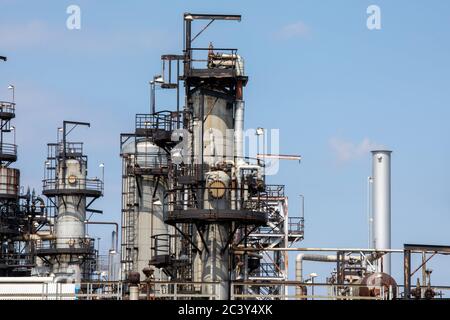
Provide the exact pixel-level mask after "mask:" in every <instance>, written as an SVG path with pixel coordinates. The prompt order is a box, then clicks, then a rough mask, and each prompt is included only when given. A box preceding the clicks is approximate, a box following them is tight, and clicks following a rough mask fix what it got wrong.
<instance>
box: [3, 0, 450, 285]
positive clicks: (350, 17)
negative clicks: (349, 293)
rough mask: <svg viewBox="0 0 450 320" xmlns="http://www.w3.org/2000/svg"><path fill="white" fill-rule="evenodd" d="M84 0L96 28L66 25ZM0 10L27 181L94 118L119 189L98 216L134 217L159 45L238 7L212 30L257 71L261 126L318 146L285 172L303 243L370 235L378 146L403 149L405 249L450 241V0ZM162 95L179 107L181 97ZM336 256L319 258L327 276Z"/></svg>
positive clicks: (398, 211)
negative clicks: (128, 161) (192, 23)
mask: <svg viewBox="0 0 450 320" xmlns="http://www.w3.org/2000/svg"><path fill="white" fill-rule="evenodd" d="M70 4H77V5H79V6H80V7H81V10H82V13H81V14H82V16H81V19H82V20H81V30H75V31H70V30H68V29H67V28H66V24H65V23H66V19H67V14H66V8H67V6H68V5H70ZM371 4H376V5H378V6H380V8H381V19H382V29H381V30H376V31H369V30H368V29H367V28H366V18H367V14H366V8H367V7H368V6H369V5H371ZM0 8H1V9H0V54H2V55H7V56H8V58H9V61H8V62H7V63H1V64H0V75H1V77H0V98H1V100H8V99H9V97H10V95H11V92H10V91H8V90H7V86H8V84H9V83H13V84H14V85H15V86H16V102H17V119H16V120H15V124H16V126H17V128H18V130H17V143H18V144H19V146H20V147H19V148H20V149H19V161H18V162H17V167H19V168H20V169H21V176H22V184H23V185H31V186H34V187H35V188H36V189H38V190H39V189H40V188H41V182H40V180H41V179H42V172H43V163H44V160H45V156H46V143H47V142H53V141H54V140H55V139H56V128H57V127H58V126H59V125H60V124H61V122H62V120H64V119H66V120H79V121H90V122H91V124H92V127H91V128H90V129H84V128H82V129H79V130H78V131H77V132H76V133H75V134H74V138H79V139H84V140H85V141H86V144H85V150H86V152H87V153H88V155H89V161H90V163H89V167H90V170H89V173H90V175H91V176H100V169H99V168H98V164H99V163H101V162H104V163H105V173H106V190H105V197H104V198H103V199H102V200H100V201H98V202H97V206H96V207H98V208H101V209H103V210H104V211H105V213H104V215H103V216H98V217H96V218H95V219H96V220H116V221H120V188H121V184H120V176H121V171H120V168H121V167H120V158H119V134H120V133H121V132H127V131H128V132H129V131H131V130H132V129H133V124H134V114H135V113H142V112H148V110H149V107H148V105H149V96H148V80H150V78H151V77H152V76H153V75H154V74H157V73H159V72H160V70H161V66H160V60H159V57H160V55H161V54H164V53H178V52H180V50H181V47H182V19H181V17H182V13H183V12H187V11H191V12H206V13H236V14H242V17H243V19H242V21H241V22H240V23H215V24H213V27H212V28H211V29H210V30H208V31H206V32H205V33H204V34H203V35H202V37H201V39H199V40H198V41H199V44H203V45H207V44H208V42H209V40H210V39H211V38H214V39H217V40H216V41H215V42H214V44H215V45H216V46H222V47H226V46H229V47H235V48H239V53H240V54H241V55H242V56H243V57H244V58H245V62H246V67H245V68H246V73H247V74H248V75H249V78H250V79H249V84H248V85H247V87H246V91H245V93H244V95H245V99H246V106H247V109H246V127H247V128H255V127H264V128H279V129H280V139H281V146H280V152H281V153H292V154H301V155H302V156H303V160H302V163H301V164H298V163H296V162H282V163H281V168H280V172H279V174H278V175H277V176H274V177H270V182H271V183H283V184H286V186H287V193H288V195H289V204H290V208H289V209H290V212H291V213H297V212H298V211H299V208H300V200H299V196H298V195H299V194H304V195H305V198H306V239H305V241H304V242H303V243H302V244H301V245H302V246H313V247H320V246H323V247H341V246H342V247H344V246H345V247H365V246H366V245H367V221H366V219H367V218H366V201H367V199H366V193H367V190H366V182H367V176H369V175H370V173H371V159H370V152H369V150H370V149H371V148H372V147H376V146H385V147H387V148H389V149H391V150H393V156H392V215H393V216H392V231H393V234H392V246H393V247H394V248H401V247H402V245H403V243H428V244H449V243H450V238H449V235H448V227H449V226H450V214H449V213H450V212H449V211H450V197H449V194H448V192H449V191H448V189H449V188H448V186H449V181H450V173H449V170H448V169H447V168H448V165H447V163H446V160H447V159H448V158H449V156H450V151H449V150H450V148H449V145H450V141H449V133H450V128H449V126H448V125H447V121H448V120H447V119H448V118H449V116H450V111H449V108H448V104H449V102H450V90H448V83H449V77H450V60H449V59H448V57H449V56H450V55H449V54H450V44H449V42H448V37H449V30H450V28H449V27H450V19H449V17H450V3H448V1H444V0H442V1H437V0H435V1H419V0H417V1H404V0H398V1H381V0H371V1H365V0H358V1H357V0H353V1H345V2H344V1H331V0H330V1H324V0H323V1H312V0H311V1H283V2H278V3H273V2H269V1H268V2H262V1H245V2H243V1H231V0H230V1H227V2H217V1H214V2H212V1H152V2H151V3H150V2H149V1H133V2H124V1H105V0H104V1H95V2H94V1H75V0H73V1H39V2H32V3H30V2H27V1H14V0H0ZM209 36H211V38H209ZM159 101H160V102H162V103H164V108H167V107H170V106H173V107H174V106H175V100H174V99H173V98H172V99H171V98H169V97H168V96H161V97H160V98H159ZM90 230H97V232H96V233H99V234H100V236H101V237H102V238H104V239H108V240H107V241H106V240H102V243H101V250H103V251H106V250H107V249H108V246H109V243H110V240H109V237H110V231H111V230H110V229H109V228H107V227H98V228H97V227H95V228H94V227H90ZM446 260H449V259H439V260H436V263H434V264H433V263H432V264H431V267H433V268H434V270H435V272H434V274H433V275H434V276H433V279H434V282H437V281H438V280H440V281H441V282H444V283H446V284H450V279H448V276H449V275H448V272H447V273H445V270H443V267H444V266H447V268H448V266H449V261H446ZM393 261H394V263H395V262H397V264H396V265H394V266H393V272H394V275H395V276H396V279H397V281H398V282H403V279H402V276H401V264H400V260H399V259H394V260H393ZM432 261H433V260H432ZM439 266H440V267H441V270H440V271H439V270H438V267H439ZM291 267H293V263H291ZM330 267H331V266H319V265H315V264H312V263H311V264H308V265H307V266H306V267H305V269H306V272H311V271H312V269H314V270H319V271H318V273H319V275H320V278H321V280H325V277H326V276H328V270H329V269H330Z"/></svg>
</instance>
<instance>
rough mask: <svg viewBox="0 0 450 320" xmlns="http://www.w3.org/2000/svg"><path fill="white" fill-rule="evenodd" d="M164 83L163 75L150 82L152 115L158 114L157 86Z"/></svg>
mask: <svg viewBox="0 0 450 320" xmlns="http://www.w3.org/2000/svg"><path fill="white" fill-rule="evenodd" d="M157 83H159V84H161V83H164V79H163V77H162V76H161V75H156V76H154V77H153V80H152V81H150V82H149V84H150V111H151V113H152V114H154V113H155V112H156V84H157Z"/></svg>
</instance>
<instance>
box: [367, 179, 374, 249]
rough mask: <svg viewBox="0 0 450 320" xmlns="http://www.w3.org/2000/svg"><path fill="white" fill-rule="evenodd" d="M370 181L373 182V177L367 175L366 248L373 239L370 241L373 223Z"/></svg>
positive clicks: (369, 246) (371, 244)
mask: <svg viewBox="0 0 450 320" xmlns="http://www.w3.org/2000/svg"><path fill="white" fill-rule="evenodd" d="M372 182H373V178H372V177H367V224H368V228H367V229H368V230H367V232H368V240H367V242H368V249H370V248H373V247H374V245H373V241H372V223H373V218H372V213H371V200H372V197H371V186H372Z"/></svg>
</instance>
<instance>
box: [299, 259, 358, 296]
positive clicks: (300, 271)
mask: <svg viewBox="0 0 450 320" xmlns="http://www.w3.org/2000/svg"><path fill="white" fill-rule="evenodd" d="M344 259H345V261H350V260H354V261H355V262H356V261H361V258H360V257H352V256H345V257H344ZM303 260H307V261H317V262H337V260H338V258H337V256H336V255H323V254H306V253H299V254H298V255H297V257H296V258H295V280H296V281H299V282H303ZM295 294H296V295H298V296H300V295H303V291H302V288H301V286H296V287H295Z"/></svg>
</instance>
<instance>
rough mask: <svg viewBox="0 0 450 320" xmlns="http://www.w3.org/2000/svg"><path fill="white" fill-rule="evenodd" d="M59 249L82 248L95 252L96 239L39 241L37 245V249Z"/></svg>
mask: <svg viewBox="0 0 450 320" xmlns="http://www.w3.org/2000/svg"><path fill="white" fill-rule="evenodd" d="M58 248H81V249H88V250H89V251H92V252H94V251H95V239H93V238H58V239H49V240H43V241H39V242H37V243H36V244H35V249H36V250H37V251H39V250H48V249H58Z"/></svg>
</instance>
